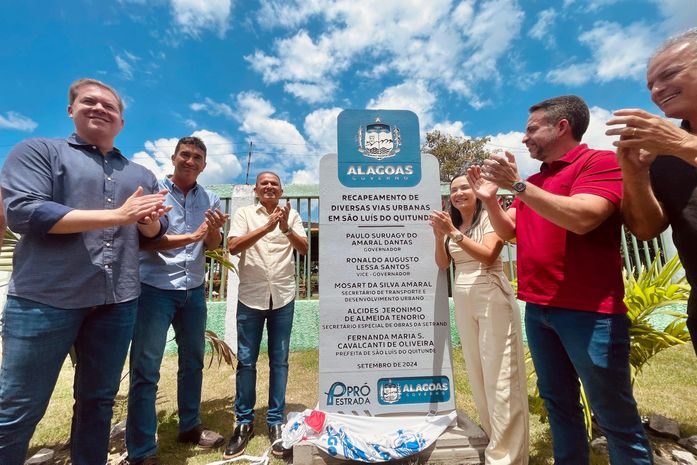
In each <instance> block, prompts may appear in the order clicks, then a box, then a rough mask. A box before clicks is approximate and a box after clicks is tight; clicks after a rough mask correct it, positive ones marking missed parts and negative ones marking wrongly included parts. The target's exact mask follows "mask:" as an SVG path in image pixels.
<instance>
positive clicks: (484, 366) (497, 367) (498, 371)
mask: <svg viewBox="0 0 697 465" xmlns="http://www.w3.org/2000/svg"><path fill="white" fill-rule="evenodd" d="M488 278H489V283H482V284H479V283H478V284H470V285H464V284H460V285H458V284H457V283H455V287H454V292H453V299H454V301H455V321H456V322H457V330H458V332H459V333H460V341H461V344H462V353H463V355H464V358H465V364H466V366H467V373H468V375H469V380H470V385H471V387H472V395H473V397H474V402H475V404H476V406H477V412H478V414H479V420H480V422H481V425H482V429H483V430H484V432H485V433H486V434H487V436H489V445H488V446H487V448H486V450H485V452H484V456H485V463H486V465H509V464H511V465H512V464H515V465H521V464H522V465H526V464H527V463H528V441H529V429H528V394H527V377H526V374H525V362H524V360H523V342H522V334H521V332H522V330H521V326H520V311H519V309H518V304H517V302H516V300H515V298H514V296H513V291H512V289H511V287H510V285H509V283H508V281H507V280H506V279H505V277H500V276H498V275H496V274H490V275H489V276H488Z"/></svg>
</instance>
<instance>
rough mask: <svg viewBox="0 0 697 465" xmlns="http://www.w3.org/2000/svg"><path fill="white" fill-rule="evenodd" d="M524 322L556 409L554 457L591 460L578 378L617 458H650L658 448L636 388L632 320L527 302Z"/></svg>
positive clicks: (644, 462)
mask: <svg viewBox="0 0 697 465" xmlns="http://www.w3.org/2000/svg"><path fill="white" fill-rule="evenodd" d="M525 329H526V332H527V335H528V345H529V347H530V354H531V355H532V360H533V363H534V364H535V369H536V371H537V387H538V388H539V390H540V396H541V397H542V399H543V400H544V404H545V407H546V408H547V412H548V413H549V425H550V429H551V431H552V442H553V446H554V463H556V464H560V465H561V464H563V465H588V440H587V438H586V429H585V426H584V423H583V413H582V410H581V403H580V386H579V378H580V380H581V382H582V383H583V388H584V390H585V392H586V395H587V398H588V401H589V402H590V405H591V409H592V410H593V413H594V414H595V418H596V420H597V421H598V423H599V424H600V427H601V428H602V430H603V432H604V433H605V436H606V437H607V442H608V449H609V452H610V463H611V464H612V465H625V464H626V465H629V464H632V465H649V464H652V463H653V458H652V454H651V448H650V446H649V442H648V440H647V438H646V433H645V432H644V428H643V426H642V424H641V419H640V418H639V412H638V411H637V406H636V401H635V400H634V396H633V395H632V386H631V382H630V371H629V319H628V318H627V316H626V315H607V314H601V313H594V312H584V311H578V310H569V309H565V308H558V307H548V306H544V305H537V304H531V303H528V304H527V306H526V311H525Z"/></svg>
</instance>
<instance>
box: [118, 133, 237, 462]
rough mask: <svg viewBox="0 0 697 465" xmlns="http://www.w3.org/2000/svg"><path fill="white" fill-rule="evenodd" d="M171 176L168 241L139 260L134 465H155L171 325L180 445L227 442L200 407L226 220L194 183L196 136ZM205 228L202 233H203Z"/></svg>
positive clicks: (131, 439) (177, 154)
mask: <svg viewBox="0 0 697 465" xmlns="http://www.w3.org/2000/svg"><path fill="white" fill-rule="evenodd" d="M172 164H173V165H174V174H173V175H172V176H171V177H167V178H165V179H163V180H162V181H161V186H162V188H164V189H167V190H168V191H169V194H168V195H167V197H166V200H165V205H168V206H171V207H172V210H171V211H170V212H169V219H170V222H171V225H170V229H169V231H168V234H167V235H166V236H164V237H163V238H162V240H160V241H158V242H154V243H148V244H144V246H143V249H145V250H144V251H143V252H141V255H140V279H141V282H142V290H141V294H140V300H139V302H138V317H137V321H136V328H135V333H134V335H133V344H132V346H131V387H130V391H129V395H128V420H127V425H126V446H127V448H128V462H129V464H131V465H141V464H146V463H147V464H149V465H150V464H155V463H157V461H156V459H155V451H156V441H155V433H156V431H157V415H156V412H155V398H156V396H157V381H158V380H159V378H160V364H161V363H162V355H163V354H164V350H165V344H166V342H167V330H168V329H169V326H170V324H171V325H172V326H173V328H174V333H175V338H176V341H177V345H178V352H179V372H178V375H177V402H178V407H179V436H178V440H179V441H180V442H189V443H193V444H197V445H198V446H200V447H203V448H209V449H210V448H214V447H218V446H220V445H222V443H223V437H222V436H221V435H219V434H218V433H216V432H213V431H210V430H207V429H205V428H204V427H203V426H202V425H201V419H200V417H199V406H200V402H201V383H202V380H203V356H204V350H205V330H206V298H205V295H204V284H203V281H204V273H205V255H204V254H205V250H206V249H215V248H217V247H218V246H219V245H220V242H221V240H222V234H221V231H220V228H221V227H222V226H223V224H224V223H225V221H226V220H227V218H228V215H226V214H224V213H223V212H222V211H221V203H220V199H219V198H218V196H217V195H215V194H214V193H212V192H209V191H207V190H206V189H204V188H203V186H201V185H200V184H198V183H197V182H196V180H197V178H198V175H199V174H201V172H202V171H203V169H204V168H205V166H206V146H205V145H204V143H203V141H202V140H201V139H199V138H197V137H184V138H182V139H180V140H179V142H178V143H177V146H176V148H175V149H174V155H172ZM199 225H200V226H199Z"/></svg>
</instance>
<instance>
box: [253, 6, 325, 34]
mask: <svg viewBox="0 0 697 465" xmlns="http://www.w3.org/2000/svg"><path fill="white" fill-rule="evenodd" d="M260 3H261V9H260V10H259V16H258V18H257V21H258V22H259V24H261V25H262V26H263V27H267V28H272V27H276V26H280V27H286V28H294V27H296V26H297V25H298V24H300V23H302V22H303V21H305V20H306V19H307V18H309V17H310V16H312V15H314V14H317V13H320V12H321V11H322V10H323V7H324V4H325V3H326V2H325V1H324V0H305V1H303V2H297V3H294V2H288V1H287V0H261V2H260Z"/></svg>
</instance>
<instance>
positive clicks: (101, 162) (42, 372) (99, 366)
mask: <svg viewBox="0 0 697 465" xmlns="http://www.w3.org/2000/svg"><path fill="white" fill-rule="evenodd" d="M68 103H69V105H68V115H69V116H70V118H72V119H73V123H74V125H75V133H74V134H73V135H71V136H70V137H68V138H67V139H30V140H26V141H24V142H21V143H19V144H18V145H17V146H16V147H14V148H13V149H12V151H11V152H10V154H9V155H8V157H7V160H6V161H5V165H4V167H3V170H2V174H1V175H0V184H1V186H2V197H3V200H4V203H5V209H6V218H7V224H8V226H9V227H10V229H12V230H13V231H15V232H17V233H19V234H21V239H20V241H19V243H18V244H17V248H16V249H15V252H14V269H13V271H12V277H11V279H10V285H9V289H8V298H7V304H6V305H5V309H4V313H3V326H2V344H3V351H2V352H3V358H2V368H1V373H2V375H1V376H0V464H2V465H22V464H23V463H24V460H25V456H26V453H27V448H28V445H29V440H30V439H31V436H32V434H33V432H34V429H35V428H36V424H37V423H38V422H39V420H40V419H41V417H42V416H43V414H44V412H45V410H46V406H47V405H48V401H49V399H50V397H51V393H52V391H53V388H54V386H55V384H56V379H57V377H58V374H59V372H60V369H61V366H62V365H63V362H64V360H65V358H66V356H67V354H68V351H69V350H70V347H71V346H74V347H75V352H76V355H77V365H76V369H75V383H74V389H75V393H74V397H75V406H74V408H73V420H72V428H71V441H70V449H71V457H72V463H73V465H98V464H105V463H106V459H107V450H108V442H109V429H110V422H111V416H112V407H113V405H114V397H115V396H116V393H117V391H118V388H119V381H120V378H121V370H122V369H123V364H124V362H125V359H126V354H127V351H128V344H129V342H130V340H131V335H132V333H133V324H134V322H135V316H136V307H137V303H136V301H137V297H138V294H139V292H140V280H139V278H138V242H139V239H145V240H147V239H148V238H151V239H152V238H157V237H158V236H159V235H161V234H163V233H164V232H165V231H166V229H167V220H166V217H165V216H164V214H165V212H166V211H167V210H168V207H165V206H164V205H163V202H164V194H165V192H164V191H160V190H159V188H158V185H157V180H156V179H155V176H154V175H153V174H152V173H151V172H150V171H148V170H147V169H145V168H144V167H142V166H140V165H138V164H134V163H132V162H130V161H129V160H128V159H126V158H125V157H124V156H123V155H121V152H119V150H118V149H116V148H114V139H115V138H116V136H117V134H118V133H119V132H120V131H121V128H122V127H123V116H122V115H123V104H122V102H121V99H120V97H119V96H118V94H117V93H116V91H114V89H112V88H111V87H109V86H107V85H106V84H104V83H102V82H100V81H96V80H93V79H81V80H78V81H75V82H74V83H73V84H72V85H71V86H70V91H69V95H68Z"/></svg>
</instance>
